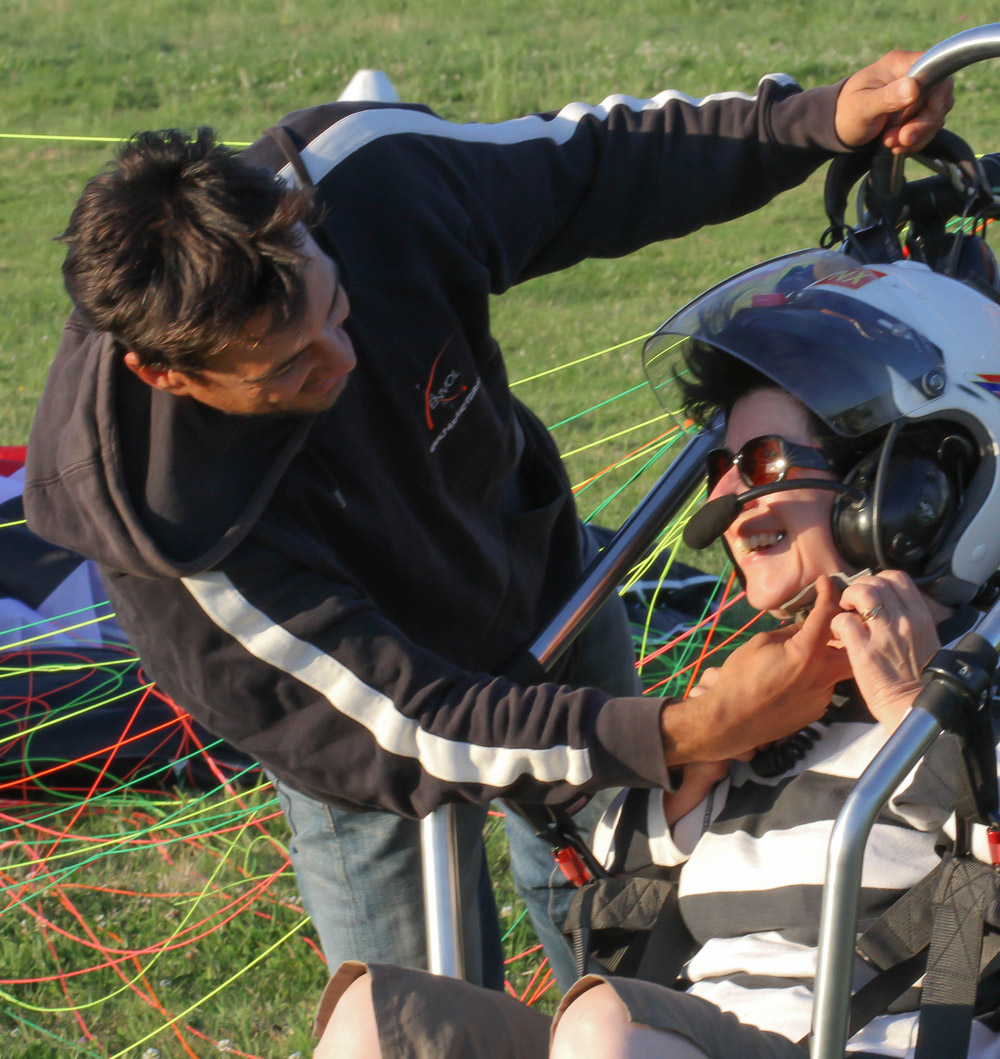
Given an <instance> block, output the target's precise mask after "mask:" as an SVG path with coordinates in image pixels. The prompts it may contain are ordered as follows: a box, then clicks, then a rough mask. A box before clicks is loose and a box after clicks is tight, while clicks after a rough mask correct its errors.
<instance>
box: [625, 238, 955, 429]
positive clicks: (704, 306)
mask: <svg viewBox="0 0 1000 1059" xmlns="http://www.w3.org/2000/svg"><path fill="white" fill-rule="evenodd" d="M878 283H885V284H887V285H891V284H892V280H891V279H888V278H887V273H886V271H884V270H882V269H880V268H879V267H874V268H873V267H869V266H863V265H859V264H858V263H857V262H856V261H854V260H852V259H851V258H849V257H846V256H845V255H844V254H841V253H838V252H836V251H833V250H803V251H801V252H799V253H797V254H789V255H787V256H785V257H781V258H777V259H775V260H773V261H768V262H766V263H765V264H763V265H758V266H757V267H755V268H752V269H750V270H748V271H746V272H742V273H740V274H739V275H737V276H733V277H732V278H730V279H728V280H726V281H725V282H724V283H721V284H719V285H718V286H717V287H714V288H712V289H711V290H709V291H707V292H706V293H705V294H703V295H701V297H699V298H696V299H695V300H694V301H693V302H691V303H690V304H689V305H688V306H686V307H685V308H684V309H682V310H681V311H680V312H679V313H677V314H676V315H675V316H673V317H671V318H670V319H669V320H668V321H667V322H666V323H665V324H664V325H663V326H662V327H661V328H660V329H659V330H658V331H657V332H656V334H654V335H653V336H652V338H650V339H649V340H648V341H647V342H646V346H645V348H644V350H643V362H644V365H645V368H646V375H647V377H648V378H649V381H650V384H651V385H652V387H653V389H654V391H656V393H657V395H658V396H660V397H661V399H662V400H663V403H664V404H665V405H666V406H667V407H668V408H669V407H670V404H671V403H674V404H675V403H676V399H675V398H674V393H675V391H674V390H673V388H672V387H670V386H669V384H670V382H671V381H672V380H673V379H674V378H676V376H677V374H678V373H680V372H683V371H684V370H685V363H686V358H688V357H697V355H698V345H697V344H698V343H706V344H708V345H709V346H713V347H715V348H716V349H719V350H723V351H724V352H726V353H729V354H731V355H732V356H734V357H737V358H739V359H740V360H742V361H744V362H745V363H747V364H749V365H750V366H751V367H753V368H755V369H756V370H757V371H759V372H760V373H761V374H762V375H764V376H765V377H766V378H768V379H770V380H771V381H772V382H774V384H775V385H776V386H778V387H780V388H781V389H784V390H787V391H788V392H789V393H790V394H792V395H793V396H794V397H796V398H798V400H799V401H801V402H802V404H804V405H805V406H806V407H807V408H809V409H810V410H811V411H812V412H814V413H815V414H816V415H817V416H819V417H820V419H822V420H823V421H824V422H825V423H827V425H828V426H829V427H830V428H831V429H832V430H834V431H836V432H837V433H838V434H841V435H843V436H846V437H856V436H859V435H861V434H866V433H867V432H868V431H870V430H876V429H877V428H879V427H883V426H886V425H887V424H889V423H891V422H893V421H894V420H896V419H899V418H900V417H901V416H906V415H909V414H910V413H912V412H914V411H916V410H917V409H918V408H919V407H921V406H922V405H924V404H926V403H927V402H928V401H929V400H930V399H931V398H932V397H935V396H937V394H938V393H939V392H940V389H941V386H942V385H943V381H944V358H943V356H942V354H941V351H940V349H938V347H937V346H936V345H934V343H932V342H930V341H928V339H926V338H925V337H924V336H923V335H921V334H920V333H919V332H917V331H916V330H915V329H914V328H912V327H911V326H910V325H908V324H906V323H904V322H903V321H902V320H900V319H899V318H898V317H896V316H894V315H893V314H891V313H889V312H887V311H885V310H883V309H881V308H879V307H878V305H877V303H876V299H875V297H874V295H875V294H876V293H877V292H878V288H877V284H878ZM869 286H871V288H872V289H871V291H867V290H865V288H866V287H869Z"/></svg>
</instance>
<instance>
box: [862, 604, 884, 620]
mask: <svg viewBox="0 0 1000 1059" xmlns="http://www.w3.org/2000/svg"><path fill="white" fill-rule="evenodd" d="M881 613H882V604H881V603H876V604H875V606H874V607H872V609H871V610H865V611H862V612H861V620H862V621H865V622H867V621H872V620H873V619H875V618H877V617H878V616H879V615H880V614H881Z"/></svg>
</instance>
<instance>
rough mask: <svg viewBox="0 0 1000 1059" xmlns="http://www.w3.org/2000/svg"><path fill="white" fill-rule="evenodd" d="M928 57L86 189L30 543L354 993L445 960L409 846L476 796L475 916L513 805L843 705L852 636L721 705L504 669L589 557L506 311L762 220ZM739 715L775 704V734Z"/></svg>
mask: <svg viewBox="0 0 1000 1059" xmlns="http://www.w3.org/2000/svg"><path fill="white" fill-rule="evenodd" d="M914 58H915V56H914V55H913V54H907V53H898V52H897V53H892V54H891V55H890V56H887V57H886V58H884V59H882V60H880V61H879V62H878V63H876V64H874V65H873V66H871V67H869V68H867V69H866V70H863V71H861V72H860V73H859V74H855V75H854V77H852V78H851V79H849V80H848V81H847V82H846V83H845V84H844V85H842V86H832V87H830V88H828V89H820V90H815V91H813V92H807V93H801V92H800V91H799V89H798V88H797V86H795V85H794V83H792V82H791V81H789V80H788V79H787V78H784V77H776V78H765V79H764V80H763V81H762V82H761V84H760V85H759V87H758V92H757V95H755V96H754V97H752V98H751V97H746V96H736V95H728V96H720V97H710V98H709V99H706V100H702V101H693V100H690V99H688V98H687V97H684V96H680V95H678V94H676V93H664V94H663V95H661V96H659V97H657V99H655V100H652V101H642V102H640V101H637V100H633V99H629V98H626V97H614V98H612V99H610V100H608V101H606V102H605V104H602V105H601V106H600V107H597V108H587V107H583V106H582V105H579V104H574V105H572V106H570V107H567V108H566V109H565V110H563V111H561V112H559V113H558V114H552V115H545V116H537V115H536V116H533V117H528V118H523V119H520V120H519V121H513V122H505V123H501V124H499V125H495V126H481V125H466V126H461V125H451V124H449V123H446V122H443V121H441V120H440V119H438V118H437V117H435V116H434V115H433V114H431V113H429V112H428V111H427V110H425V109H424V108H421V107H402V106H366V105H359V104H334V105H330V106H323V107H315V108H310V109H308V110H304V111H300V112H297V113H295V114H292V115H290V116H289V117H287V118H285V119H284V120H283V122H282V124H281V125H280V126H278V127H276V128H275V129H273V130H269V135H268V136H265V137H264V138H263V139H262V140H260V141H258V142H257V143H256V144H254V145H253V146H252V147H251V148H250V149H249V150H247V151H246V152H244V153H243V154H242V155H240V156H234V155H232V154H231V153H230V152H228V151H226V150H224V149H223V148H221V147H219V146H217V145H216V144H215V143H214V140H213V138H212V136H211V133H210V132H209V131H208V130H202V131H200V132H199V134H198V136H197V138H196V139H195V140H194V141H193V142H189V141H188V140H187V138H186V137H185V136H183V135H182V134H180V133H176V132H171V133H167V134H142V135H140V136H138V137H136V138H134V139H133V141H131V142H130V144H129V145H127V146H126V147H125V148H124V150H123V152H122V155H121V158H120V160H119V161H118V163H117V164H116V165H115V166H114V167H113V168H112V169H111V170H110V171H109V172H106V173H103V174H100V175H98V176H97V177H95V178H94V179H93V180H91V181H90V182H89V183H88V185H87V187H86V189H85V190H84V192H83V195H82V196H81V199H80V201H79V203H78V205H77V208H76V210H75V211H74V214H73V217H72V220H71V223H70V226H69V228H68V229H67V231H66V233H65V235H64V241H65V242H66V244H67V247H68V252H67V259H66V262H65V265H64V275H65V277H66V283H67V287H68V290H69V292H70V295H71V297H72V298H73V301H74V303H75V305H76V307H77V311H75V312H74V313H73V314H72V316H71V317H70V320H69V322H68V324H67V326H66V331H65V333H64V338H63V343H62V345H61V347H60V350H59V353H58V355H57V357H56V361H55V363H54V365H53V368H52V372H51V374H50V378H49V382H48V384H47V387H46V391H45V394H44V396H43V398H42V401H41V404H40V406H39V411H38V416H37V418H36V422H35V426H34V428H33V433H32V438H31V443H30V446H29V462H28V484H27V488H26V490H25V503H26V508H27V512H28V518H29V522H30V524H31V526H32V528H34V529H35V530H36V531H37V532H38V533H40V534H41V535H42V536H45V537H47V538H49V539H51V540H54V541H58V542H60V543H63V544H66V545H68V546H70V547H72V548H74V549H76V550H78V551H81V552H83V553H84V554H86V555H89V556H91V557H93V558H95V559H96V560H97V561H98V562H99V563H100V564H101V566H102V570H103V573H104V577H105V580H106V583H107V587H108V591H109V594H110V596H111V599H112V601H113V603H114V605H115V607H116V609H117V612H118V615H119V618H120V620H121V622H122V624H123V625H124V627H125V628H126V629H127V630H128V631H129V633H130V635H131V638H132V640H133V643H134V644H135V646H136V647H137V648H138V650H139V652H140V654H141V655H142V657H143V659H144V662H145V665H146V667H147V669H148V671H149V672H150V673H151V674H153V675H154V676H155V678H156V679H157V680H158V682H159V683H160V684H161V686H162V687H163V688H164V690H165V691H167V692H169V693H170V694H171V695H172V696H173V697H174V698H175V699H176V700H177V701H178V702H179V703H180V704H181V705H183V706H184V707H185V708H187V709H189V710H190V711H191V712H192V713H193V714H194V715H195V716H196V717H197V718H198V719H199V720H201V721H202V722H203V723H205V724H206V725H207V726H208V727H209V728H210V729H212V730H213V731H215V732H217V733H218V734H219V735H220V736H223V737H224V738H226V739H228V740H230V741H231V742H233V743H234V744H236V745H238V746H240V747H241V748H243V749H244V750H246V751H247V752H249V753H251V754H253V755H255V756H256V757H257V758H258V759H259V760H260V761H261V762H263V764H264V765H265V766H266V767H267V768H268V769H269V770H270V771H271V772H272V773H273V775H274V776H275V780H276V785H277V787H278V790H279V793H280V795H281V797H282V803H283V806H284V808H285V811H286V815H287V816H288V819H289V823H290V825H291V827H292V832H293V842H292V852H293V859H294V862H295V866H296V871H297V874H298V877H299V883H300V888H301V889H302V891H303V895H304V898H305V900H306V904H307V907H308V908H309V910H310V912H311V914H312V915H313V917H314V919H315V921H316V923H317V927H318V929H319V931H320V935H321V939H322V942H323V946H324V950H325V951H326V954H327V957H328V959H329V960H330V962H331V963H332V964H334V965H336V963H337V962H338V961H340V960H342V959H344V958H348V957H357V958H364V959H394V960H396V961H399V962H406V963H415V964H419V963H421V962H422V954H423V944H424V941H423V934H422V911H421V896H420V888H419V880H418V877H417V874H416V872H417V864H418V850H417V839H416V827H415V824H414V823H413V821H412V819H404V817H406V818H412V817H418V816H421V815H424V814H426V813H427V812H428V811H430V810H431V809H432V808H434V807H435V806H436V805H438V804H440V803H441V802H442V801H445V800H449V799H450V800H456V801H460V802H465V803H478V804H476V805H468V804H466V805H465V806H462V807H461V808H462V810H463V812H462V814H461V815H462V823H461V824H460V830H461V841H462V843H463V849H464V850H465V851H468V856H467V857H466V858H465V861H464V870H463V886H464V887H465V890H464V897H465V903H466V905H467V906H474V904H475V900H474V895H475V892H476V889H477V886H479V885H480V884H481V882H482V879H483V875H482V854H481V846H480V845H479V842H480V839H479V837H478V836H479V832H480V830H481V824H482V819H483V816H482V814H483V812H484V811H485V810H484V809H483V808H481V806H482V805H483V804H484V803H486V802H488V801H489V800H490V799H491V798H493V797H496V796H498V795H505V796H508V797H510V798H513V799H516V800H523V801H545V802H549V803H553V804H555V803H562V802H566V801H568V800H570V799H572V798H575V797H577V796H579V795H580V794H592V793H594V792H596V791H598V790H601V789H603V788H607V787H612V786H618V785H621V784H630V785H632V786H654V785H661V786H662V785H665V784H667V783H668V776H667V765H668V764H673V763H682V762H684V761H691V760H714V759H718V758H720V757H725V756H731V755H732V754H734V753H738V752H741V751H744V750H746V749H749V744H748V743H747V738H748V737H747V736H746V734H745V732H746V731H748V730H752V731H754V736H755V738H758V739H759V738H760V732H761V730H762V726H766V725H770V726H771V727H772V728H773V730H774V735H775V736H778V735H781V734H785V733H786V732H789V731H794V730H797V729H798V728H799V727H801V726H802V725H803V724H804V723H807V721H808V720H811V719H813V718H814V717H815V716H818V714H819V713H820V712H821V711H822V709H823V707H824V706H825V704H826V702H827V700H828V694H829V689H830V687H831V686H832V684H833V683H834V682H835V681H836V680H837V679H839V677H840V676H841V675H842V667H841V664H840V662H839V660H838V659H836V658H835V657H834V655H833V654H832V653H831V652H828V651H827V650H826V648H825V647H824V643H825V628H824V624H823V623H824V621H825V620H827V619H828V618H829V616H830V613H832V608H822V607H818V608H817V610H816V612H815V618H814V620H813V621H812V622H810V623H807V624H806V626H805V627H804V628H803V629H802V630H801V632H800V633H799V634H798V635H796V636H795V637H789V636H788V635H779V636H774V637H772V638H770V639H768V640H763V641H758V642H757V643H755V644H754V645H752V646H750V647H749V648H748V649H746V650H745V651H744V652H743V653H742V654H740V655H739V656H737V660H736V663H735V665H734V667H733V668H731V669H730V670H728V671H726V670H724V678H723V679H721V680H720V682H719V685H718V686H717V688H716V689H713V691H712V692H711V693H710V694H707V695H705V696H703V697H702V698H700V699H699V700H698V710H697V712H695V711H694V710H693V709H692V708H691V706H689V705H688V704H686V703H680V704H676V705H672V706H671V707H670V709H666V710H665V709H664V703H663V702H662V701H655V700H649V699H642V698H637V697H634V696H631V695H621V692H622V691H624V692H628V691H631V690H632V687H633V684H632V680H633V678H632V676H631V674H630V670H629V666H628V664H627V663H628V646H629V645H628V639H627V636H623V635H621V634H622V624H621V622H620V621H619V622H618V632H619V636H618V642H619V644H623V645H624V654H625V656H626V657H625V664H622V663H621V662H619V661H616V657H615V649H614V648H613V647H608V646H607V644H605V646H604V648H603V650H602V651H601V652H597V653H595V652H592V651H589V652H585V651H580V652H578V658H577V659H576V660H574V659H569V660H568V661H567V662H566V664H565V665H564V667H563V669H562V670H561V671H560V672H558V673H555V674H552V677H553V678H554V680H556V681H562V682H564V683H531V682H521V683H518V682H515V681H513V680H511V679H510V678H509V677H507V676H505V675H504V674H505V673H514V672H519V671H520V666H521V665H522V664H523V660H522V657H521V656H522V655H523V652H524V647H525V645H526V644H528V643H530V642H531V640H532V637H533V633H534V632H535V630H536V629H537V628H538V627H539V626H540V625H541V624H542V623H543V621H544V620H545V619H546V618H547V616H548V613H549V612H550V610H551V609H552V608H553V606H555V605H556V604H557V603H558V602H559V601H560V599H561V598H562V596H563V595H564V594H565V593H566V591H567V590H568V588H569V587H570V586H571V585H572V583H573V581H574V579H575V578H576V577H577V575H578V573H579V571H580V568H581V564H582V561H583V555H582V552H583V549H584V548H587V547H588V543H587V541H586V540H585V539H584V538H583V536H582V535H581V532H580V528H579V525H578V521H577V517H576V514H575V511H574V507H573V503H572V499H571V497H570V494H569V489H568V483H567V481H566V478H565V475H564V473H563V471H562V469H561V466H560V463H559V459H558V454H557V452H556V450H555V448H554V446H553V445H552V443H551V441H550V440H549V439H548V436H547V434H546V432H545V431H544V429H543V428H542V426H541V424H540V423H539V422H538V421H537V420H536V419H535V418H534V417H533V416H532V415H531V414H530V413H529V412H528V411H527V410H526V409H525V408H524V407H523V406H522V405H520V404H519V403H518V402H517V401H515V400H514V399H513V398H512V397H511V395H510V393H509V391H508V388H507V384H506V374H505V370H504V365H503V360H502V357H501V355H500V352H499V348H498V346H497V344H496V342H495V341H494V340H493V338H492V336H491V335H490V332H489V317H488V295H489V294H490V293H498V292H500V291H503V290H505V289H507V288H508V287H510V286H511V285H513V284H514V283H516V282H519V281H521V280H523V279H526V278H529V277H530V276H534V275H538V274H540V273H543V272H547V271H552V270H555V269H560V268H564V267H566V266H568V265H570V264H573V263H574V262H576V261H579V260H580V259H582V258H583V257H586V256H589V255H611V254H622V253H626V252H628V251H630V250H632V249H634V248H636V247H638V246H641V245H643V244H644V243H647V242H650V241H651V240H654V239H661V238H667V237H671V236H679V235H682V234H685V233H686V232H689V231H692V230H694V229H695V228H697V227H699V226H701V225H702V224H705V223H711V222H717V221H721V220H724V219H726V218H729V217H732V216H735V215H737V214H739V213H743V212H746V211H748V210H751V209H753V208H755V207H757V206H759V205H761V204H762V203H764V202H765V201H767V200H768V199H769V198H770V197H771V196H773V195H774V194H776V193H777V192H778V191H780V190H782V189H784V188H786V187H790V186H792V185H794V184H796V183H798V182H800V181H801V180H802V179H804V178H805V176H807V175H808V174H809V173H810V172H811V171H812V170H813V169H815V167H816V166H817V165H819V164H820V163H821V162H822V161H824V160H825V159H826V158H828V157H829V156H830V154H831V153H832V152H834V151H837V150H843V149H845V147H853V146H856V145H859V144H862V143H865V142H867V141H868V140H870V139H871V138H872V137H873V136H875V135H877V134H879V133H880V132H881V131H882V130H883V127H884V125H885V123H886V119H887V116H888V115H889V114H895V113H897V112H900V111H902V110H903V109H904V107H906V106H907V105H908V104H910V103H911V102H913V100H914V99H915V97H916V86H915V85H914V83H913V82H912V81H908V80H896V78H899V77H900V76H901V75H902V74H903V73H904V72H905V70H906V69H908V67H909V65H910V64H911V62H912V61H913V59H914ZM949 106H950V89H949V88H947V87H945V88H943V89H941V90H939V91H938V92H937V93H936V94H935V95H934V96H933V97H932V98H931V100H930V101H929V103H928V104H926V105H925V106H924V107H923V108H922V109H921V111H920V113H919V114H917V115H915V116H910V117H909V118H908V120H907V121H906V122H905V123H903V124H901V125H900V126H899V128H897V129H894V130H891V131H888V132H886V133H884V138H885V141H886V143H887V144H888V145H889V146H890V147H891V148H893V149H896V150H902V149H906V148H912V147H914V146H916V145H917V144H919V143H922V142H925V141H926V139H928V138H929V137H930V135H931V134H932V133H933V132H934V131H935V130H936V129H937V128H939V127H940V126H941V124H942V123H943V116H944V113H945V112H946V110H947V109H948V107H949ZM275 173H278V179H275V177H274V174H275ZM309 184H313V185H314V189H313V190H312V192H310V191H309V189H308V185H309ZM348 298H350V300H348ZM603 620H604V621H606V622H607V623H608V626H612V627H613V626H614V625H615V617H614V614H613V613H611V614H608V613H606V614H605V617H604V619H603ZM601 639H603V640H606V637H604V636H603V635H602V637H601ZM609 656H610V657H609ZM594 663H597V664H602V663H603V664H605V667H606V669H608V670H610V671H611V672H610V673H604V674H598V673H595V672H593V670H591V671H590V672H588V670H587V666H588V665H593V664H594ZM616 669H617V670H618V673H617V674H615V673H614V670H616ZM735 669H741V672H740V673H739V675H738V677H736V676H735V675H733V674H734V673H735ZM622 671H624V674H623V672H622ZM727 672H728V674H729V676H728V677H727V676H726V675H725V674H726V673H727ZM538 679H539V680H540V679H541V676H540V675H539V677H538ZM748 681H752V682H754V684H755V686H757V685H760V687H759V688H758V694H756V695H754V696H747V695H746V693H745V692H746V685H747V682H748ZM598 685H604V686H605V687H607V688H609V689H611V690H612V691H617V692H619V695H618V696H615V695H612V696H610V697H609V694H608V691H600V690H597V686H598ZM748 699H749V700H750V701H754V702H756V703H758V704H760V703H766V704H767V708H766V710H762V712H766V713H767V715H768V716H767V719H765V720H759V721H758V720H756V719H755V722H754V726H753V727H752V728H751V727H750V726H749V725H747V723H746V722H747V720H748V718H747V717H746V707H745V704H746V702H747V701H748ZM358 809H364V810H369V812H366V813H358V812H356V811H355V810H358ZM374 810H378V811H377V812H376V811H374ZM520 841H521V840H520V838H519V839H518V842H520ZM525 856H526V854H525V853H524V852H523V851H521V850H519V849H517V848H516V849H515V858H516V861H518V862H520V863H521V864H522V865H523V863H524V860H525ZM523 874H524V873H523V872H522V875H523ZM527 874H528V875H530V874H531V872H530V870H529V871H528V873H527ZM534 911H535V916H534V918H535V919H536V922H538V923H539V926H540V928H541V930H542V931H543V935H544V934H545V932H546V930H548V934H547V936H546V941H547V942H548V943H549V945H550V952H551V953H552V954H553V955H554V956H555V958H556V960H557V961H558V960H559V959H560V957H561V958H562V961H563V962H562V966H561V967H557V971H561V973H562V975H563V977H564V978H565V977H566V976H567V975H568V974H569V973H570V972H569V970H568V967H569V961H568V953H567V952H566V951H565V949H563V950H562V951H561V953H560V952H558V951H557V949H558V939H557V935H556V934H555V932H554V929H553V928H552V927H551V925H549V926H548V927H546V925H545V923H544V920H545V917H546V913H545V911H544V910H542V909H538V908H536V909H535V910H534ZM475 923H476V917H475V916H473V917H472V918H471V921H470V920H469V919H468V918H467V921H466V931H467V935H470V936H471V938H470V942H469V944H470V945H471V946H472V951H471V955H469V956H467V965H468V966H469V967H470V968H472V969H473V971H474V968H475V966H476V961H477V959H478V956H477V953H476V951H475V945H476V941H477V939H476V937H475V934H476V931H475ZM472 977H476V975H475V973H473V975H472Z"/></svg>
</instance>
